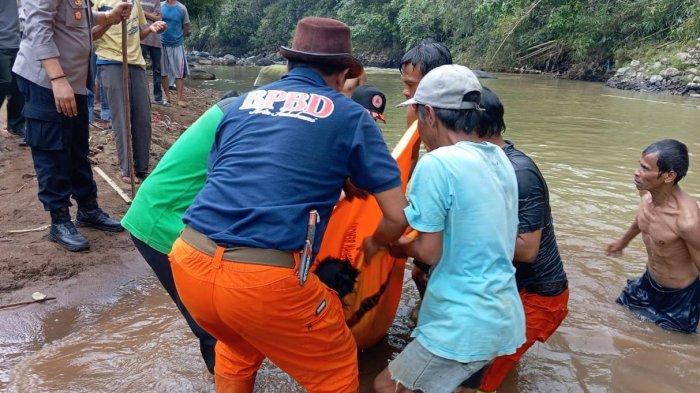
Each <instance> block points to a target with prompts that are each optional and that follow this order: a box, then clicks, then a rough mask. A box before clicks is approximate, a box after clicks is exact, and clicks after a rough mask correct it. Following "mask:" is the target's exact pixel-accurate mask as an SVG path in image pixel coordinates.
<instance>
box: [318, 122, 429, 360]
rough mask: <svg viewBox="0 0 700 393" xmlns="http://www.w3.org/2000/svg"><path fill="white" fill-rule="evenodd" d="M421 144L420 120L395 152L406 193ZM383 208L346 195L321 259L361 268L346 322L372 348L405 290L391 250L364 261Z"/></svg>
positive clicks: (369, 200) (399, 263) (370, 200)
mask: <svg viewBox="0 0 700 393" xmlns="http://www.w3.org/2000/svg"><path fill="white" fill-rule="evenodd" d="M417 144H420V137H419V135H418V130H417V122H414V123H413V125H412V126H411V127H409V129H408V130H407V131H406V132H405V133H404V135H403V137H402V138H401V140H400V141H399V143H398V144H397V145H396V147H395V148H394V150H393V152H392V156H393V157H394V159H395V160H396V162H397V163H398V166H399V169H400V171H401V184H402V188H403V190H404V192H405V191H406V187H407V185H408V180H409V176H410V173H411V170H412V169H413V167H414V166H415V161H416V159H417V158H415V157H412V152H413V150H414V148H416V147H417ZM381 218H382V212H381V210H380V209H379V205H378V204H377V201H376V199H375V198H374V197H372V196H369V197H368V198H367V199H365V200H361V199H359V198H355V199H353V200H352V201H348V200H347V199H341V200H340V201H339V202H338V204H337V205H336V206H335V209H334V210H333V213H332V214H331V218H330V221H329V222H328V227H327V229H326V233H325V235H324V237H323V241H322V243H321V248H320V250H319V253H318V255H317V261H321V260H323V259H325V258H326V257H333V258H339V259H347V260H349V261H350V263H352V265H353V267H355V268H356V269H358V270H359V271H360V273H359V275H358V278H357V283H356V284H355V288H354V290H353V291H352V292H351V293H349V294H348V295H346V296H345V297H344V298H343V302H344V303H345V305H346V306H345V321H346V323H347V324H348V326H349V327H350V330H351V331H352V334H353V336H354V337H355V341H356V342H357V346H358V347H359V348H367V347H370V346H372V345H374V344H376V343H377V342H378V341H379V340H381V339H382V337H384V335H386V332H387V330H388V329H389V327H390V326H391V323H392V322H393V320H394V317H395V315H396V309H397V308H398V305H399V300H400V299H401V291H402V289H403V277H404V268H405V264H406V260H405V259H399V258H394V257H392V256H391V255H389V253H388V252H386V251H381V252H379V253H377V255H375V256H374V257H373V258H372V260H371V261H370V262H369V263H365V261H364V255H363V252H362V247H361V246H362V241H363V240H364V238H365V237H367V236H370V235H372V233H374V230H375V229H376V228H377V226H378V225H379V222H380V220H381Z"/></svg>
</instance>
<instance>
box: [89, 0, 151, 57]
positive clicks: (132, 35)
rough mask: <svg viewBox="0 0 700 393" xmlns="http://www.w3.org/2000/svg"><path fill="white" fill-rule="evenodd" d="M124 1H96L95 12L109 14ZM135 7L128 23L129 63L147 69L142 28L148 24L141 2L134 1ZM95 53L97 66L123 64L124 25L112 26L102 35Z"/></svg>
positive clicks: (96, 41)
mask: <svg viewBox="0 0 700 393" xmlns="http://www.w3.org/2000/svg"><path fill="white" fill-rule="evenodd" d="M122 1H123V0H94V1H93V3H94V5H93V10H95V11H102V12H109V11H111V10H112V9H113V8H114V7H115V6H116V5H118V4H119V3H121V2H122ZM132 4H133V5H134V6H133V7H132V8H131V15H129V19H127V22H126V31H127V34H126V37H127V38H126V45H127V54H128V58H127V62H128V63H129V64H130V65H137V66H141V67H143V68H144V69H145V68H146V60H144V58H143V54H142V53H141V35H140V34H141V32H140V27H141V26H142V25H145V24H146V16H145V15H144V14H143V9H142V8H141V2H140V1H139V0H134V1H132ZM95 48H96V50H95V53H96V54H97V64H98V65H104V64H110V63H116V64H121V63H122V25H121V23H118V24H116V25H113V26H111V27H110V28H109V29H107V31H106V32H105V33H104V35H102V37H100V38H98V39H97V40H95Z"/></svg>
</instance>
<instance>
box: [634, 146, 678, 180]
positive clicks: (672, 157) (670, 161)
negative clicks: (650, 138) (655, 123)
mask: <svg viewBox="0 0 700 393" xmlns="http://www.w3.org/2000/svg"><path fill="white" fill-rule="evenodd" d="M654 153H659V158H658V160H657V161H656V166H658V167H659V176H660V174H661V173H666V172H670V171H674V172H676V180H675V181H674V182H673V184H678V182H679V181H681V179H682V178H683V177H684V176H685V174H686V173H688V161H689V159H688V147H686V145H685V144H683V143H682V142H679V141H677V140H675V139H664V140H661V141H658V142H654V143H652V144H651V145H649V147H647V148H646V149H644V151H643V152H642V154H643V155H647V154H654Z"/></svg>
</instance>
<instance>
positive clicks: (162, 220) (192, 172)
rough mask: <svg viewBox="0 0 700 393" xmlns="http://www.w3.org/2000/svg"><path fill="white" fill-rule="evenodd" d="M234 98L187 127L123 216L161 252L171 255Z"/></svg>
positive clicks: (128, 226)
mask: <svg viewBox="0 0 700 393" xmlns="http://www.w3.org/2000/svg"><path fill="white" fill-rule="evenodd" d="M235 100H236V98H235V97H233V98H227V99H225V100H222V101H220V102H219V103H218V104H216V105H214V106H213V107H211V108H210V109H209V110H207V111H206V112H204V114H203V115H202V116H200V117H199V119H197V120H196V121H195V122H194V123H192V124H191V125H190V126H189V128H187V130H186V131H185V132H184V133H183V134H182V135H181V136H180V137H179V138H178V139H177V141H175V143H174V144H173V145H172V146H171V147H170V149H168V151H167V152H165V155H163V157H162V158H161V159H160V161H159V162H158V165H157V166H156V167H155V169H154V170H153V172H152V173H151V174H150V175H149V176H148V177H147V178H146V179H145V180H144V182H143V183H142V184H141V186H140V187H139V190H138V192H137V193H136V197H135V198H134V201H133V202H132V203H131V206H130V207H129V210H128V211H127V212H126V215H125V216H124V218H123V219H122V225H123V226H124V228H126V230H127V231H129V232H130V233H131V234H132V235H133V236H135V237H136V238H138V239H139V240H141V241H143V242H144V243H146V244H148V245H149V246H150V247H153V248H154V249H156V250H157V251H158V252H161V253H163V254H168V253H169V252H170V249H171V248H172V246H173V243H175V240H176V239H177V238H178V236H180V232H182V230H183V228H184V227H185V224H183V222H182V216H183V215H184V214H185V210H187V208H188V207H189V206H190V204H191V203H192V201H193V200H194V198H195V196H197V193H199V191H200V190H201V189H202V186H204V181H205V180H206V178H207V156H208V155H209V151H210V150H211V146H212V145H213V144H214V135H215V131H216V126H217V125H218V124H219V122H220V121H221V119H222V118H223V117H224V111H226V109H227V108H228V107H229V106H230V105H231V104H232V103H233V102H234V101H235Z"/></svg>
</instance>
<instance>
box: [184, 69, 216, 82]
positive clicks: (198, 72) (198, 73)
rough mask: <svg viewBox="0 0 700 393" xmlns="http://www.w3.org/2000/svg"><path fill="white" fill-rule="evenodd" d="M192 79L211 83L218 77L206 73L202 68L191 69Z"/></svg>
mask: <svg viewBox="0 0 700 393" xmlns="http://www.w3.org/2000/svg"><path fill="white" fill-rule="evenodd" d="M190 78H192V79H199V80H207V81H211V80H214V79H216V75H214V74H212V73H211V72H207V71H204V70H203V69H201V68H191V69H190Z"/></svg>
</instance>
